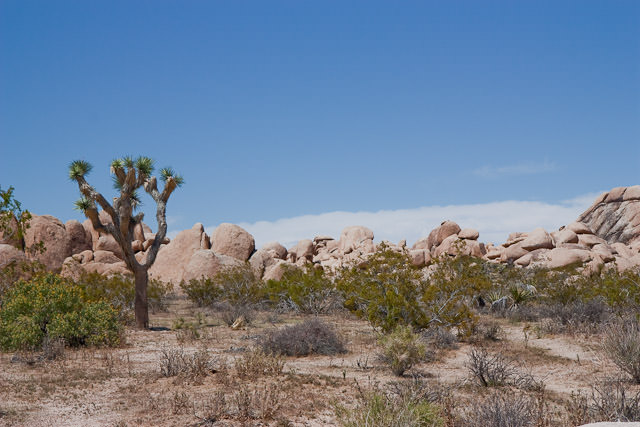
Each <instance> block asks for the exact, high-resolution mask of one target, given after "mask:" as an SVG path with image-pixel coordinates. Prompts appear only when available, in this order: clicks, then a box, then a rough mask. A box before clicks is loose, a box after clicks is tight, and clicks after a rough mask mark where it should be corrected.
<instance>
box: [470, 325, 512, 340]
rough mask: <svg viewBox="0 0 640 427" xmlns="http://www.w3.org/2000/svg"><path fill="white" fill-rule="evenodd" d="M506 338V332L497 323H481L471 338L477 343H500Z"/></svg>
mask: <svg viewBox="0 0 640 427" xmlns="http://www.w3.org/2000/svg"><path fill="white" fill-rule="evenodd" d="M503 336H504V330H503V329H502V327H501V326H500V325H499V324H498V323H496V322H495V321H480V322H478V323H476V324H475V325H474V327H473V330H472V332H471V338H473V340H476V341H478V340H479V341H499V340H500V339H501V338H503Z"/></svg>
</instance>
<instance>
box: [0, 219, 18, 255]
mask: <svg viewBox="0 0 640 427" xmlns="http://www.w3.org/2000/svg"><path fill="white" fill-rule="evenodd" d="M7 227H8V228H7V230H6V233H5V232H3V231H2V230H0V244H4V245H11V246H13V247H15V248H18V249H20V248H21V247H22V242H21V241H20V239H19V238H18V233H17V231H18V221H17V220H16V218H15V217H14V216H12V217H11V220H10V221H9V224H7Z"/></svg>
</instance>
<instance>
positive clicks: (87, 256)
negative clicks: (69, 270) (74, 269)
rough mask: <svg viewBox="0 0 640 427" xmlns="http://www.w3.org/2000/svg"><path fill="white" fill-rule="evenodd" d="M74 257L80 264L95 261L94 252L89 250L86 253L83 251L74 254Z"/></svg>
mask: <svg viewBox="0 0 640 427" xmlns="http://www.w3.org/2000/svg"><path fill="white" fill-rule="evenodd" d="M72 257H73V259H75V260H77V261H78V262H79V263H80V264H86V263H88V262H89V261H93V251H92V250H88V249H87V250H86V251H82V252H80V253H79V254H73V255H72Z"/></svg>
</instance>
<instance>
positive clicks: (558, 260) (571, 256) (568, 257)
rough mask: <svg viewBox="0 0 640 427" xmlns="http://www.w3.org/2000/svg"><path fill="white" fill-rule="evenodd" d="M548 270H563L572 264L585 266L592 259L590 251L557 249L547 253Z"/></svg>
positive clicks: (546, 264)
mask: <svg viewBox="0 0 640 427" xmlns="http://www.w3.org/2000/svg"><path fill="white" fill-rule="evenodd" d="M547 258H548V261H547V262H546V263H545V264H544V265H545V266H546V267H547V268H561V267H566V266H568V265H572V264H578V263H581V264H584V263H586V262H589V261H590V260H591V258H592V254H591V252H590V251H586V250H581V249H568V248H555V249H552V250H550V251H549V252H548V253H547Z"/></svg>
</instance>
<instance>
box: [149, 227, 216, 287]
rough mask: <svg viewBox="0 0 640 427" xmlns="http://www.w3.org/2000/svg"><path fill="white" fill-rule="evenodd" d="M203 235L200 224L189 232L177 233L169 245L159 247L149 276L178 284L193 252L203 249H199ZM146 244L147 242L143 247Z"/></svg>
mask: <svg viewBox="0 0 640 427" xmlns="http://www.w3.org/2000/svg"><path fill="white" fill-rule="evenodd" d="M203 234H204V227H203V226H202V224H200V223H197V224H195V225H194V226H193V227H192V228H191V229H189V230H183V231H181V232H179V233H178V235H177V236H176V237H175V238H174V239H173V240H171V241H170V242H169V244H167V245H166V246H161V247H160V250H159V251H158V255H157V257H156V261H155V263H154V264H153V265H152V266H151V268H150V269H149V276H150V277H151V278H156V279H160V280H163V281H165V282H173V283H179V282H180V281H181V280H182V279H183V276H184V273H185V268H186V267H187V264H189V261H190V260H191V256H192V255H193V254H194V252H195V251H198V250H200V249H204V248H202V247H201V245H202V235H203ZM154 238H155V236H154ZM147 241H148V240H147ZM146 244H147V242H145V244H144V246H146ZM147 248H148V247H147ZM147 248H145V251H146V250H147Z"/></svg>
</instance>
